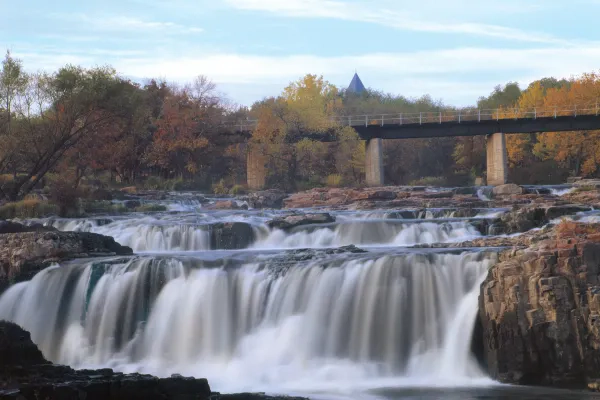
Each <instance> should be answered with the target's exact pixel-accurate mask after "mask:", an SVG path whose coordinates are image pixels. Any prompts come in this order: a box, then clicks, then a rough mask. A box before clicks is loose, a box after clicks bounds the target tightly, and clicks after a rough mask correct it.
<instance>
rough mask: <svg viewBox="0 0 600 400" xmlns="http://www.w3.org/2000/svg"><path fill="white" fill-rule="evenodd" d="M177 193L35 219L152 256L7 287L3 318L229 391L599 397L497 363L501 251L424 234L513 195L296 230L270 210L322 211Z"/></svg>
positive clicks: (140, 367)
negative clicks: (483, 329) (148, 203)
mask: <svg viewBox="0 0 600 400" xmlns="http://www.w3.org/2000/svg"><path fill="white" fill-rule="evenodd" d="M166 204H167V205H168V208H169V211H167V212H159V213H148V214H142V213H129V214H120V215H109V216H99V217H94V218H87V219H56V218H53V219H46V220H43V221H28V222H43V223H45V224H47V225H52V226H54V227H56V228H58V229H60V230H78V231H89V232H96V233H101V234H104V235H109V236H113V237H114V238H115V240H117V241H118V242H119V243H121V244H123V245H127V246H130V247H132V248H133V249H134V251H135V252H136V255H135V256H132V257H112V258H104V259H93V260H92V259H89V260H85V259H82V260H75V261H71V262H67V263H63V265H60V266H59V265H56V266H54V267H50V268H48V269H46V270H44V271H42V272H40V273H39V274H38V275H36V276H35V277H34V278H33V279H32V280H31V281H30V282H24V283H20V284H17V285H14V286H12V287H11V288H10V289H8V290H7V291H6V292H5V293H4V294H3V295H2V297H0V319H7V320H11V321H15V322H17V323H18V324H20V325H22V326H23V327H24V328H25V329H27V330H29V331H30V332H31V334H32V339H33V340H34V342H35V343H36V344H38V346H39V347H40V349H41V350H42V352H43V353H44V355H45V356H46V357H47V358H48V359H50V360H51V361H54V362H57V363H62V364H68V365H70V366H73V367H76V368H102V367H110V368H114V369H116V370H119V371H123V372H144V373H150V374H153V375H157V376H170V375H171V374H173V373H179V374H182V375H188V376H196V377H206V378H208V380H209V382H210V384H211V387H212V389H213V390H215V391H219V392H223V393H228V392H246V391H262V392H267V393H279V394H295V395H304V396H309V397H311V398H315V399H342V398H343V399H346V398H353V399H356V398H365V399H366V398H374V399H375V398H389V399H438V398H443V399H461V400H466V399H505V398H506V399H508V398H522V399H537V398H546V399H570V398H573V399H583V398H591V397H593V395H591V394H588V393H583V392H570V391H559V390H550V389H541V388H516V387H511V386H505V385H500V384H498V383H496V382H494V381H492V380H491V379H490V378H489V377H487V376H486V374H485V372H484V371H483V369H482V367H481V366H480V364H479V362H478V360H477V357H476V351H475V352H474V348H473V346H472V340H471V338H472V335H473V331H474V325H475V316H476V313H477V302H478V295H479V284H480V283H481V282H482V281H483V279H484V278H485V276H486V273H487V270H488V268H490V267H491V266H492V265H493V264H494V262H495V261H496V254H495V252H494V249H487V250H484V251H482V250H475V249H453V248H450V249H444V250H428V249H421V248H415V247H414V246H415V245H419V244H427V243H436V242H446V243H456V242H461V241H465V240H470V239H473V238H476V237H479V236H481V235H483V234H486V232H485V231H482V229H481V228H480V227H481V223H480V222H481V221H482V220H485V219H489V218H495V217H497V216H498V215H499V214H500V213H502V212H504V210H502V209H481V210H458V209H430V210H421V209H419V210H412V209H406V210H380V211H360V210H356V211H348V210H345V211H331V210H328V212H330V213H331V215H332V216H334V217H335V222H331V223H326V224H318V225H306V226H300V227H296V228H294V229H292V230H289V231H283V230H280V229H273V228H269V227H268V225H267V222H268V221H270V220H272V219H273V218H277V217H281V216H286V215H290V214H292V213H297V212H303V213H306V212H315V210H309V209H303V210H280V211H277V210H275V211H273V210H270V211H263V210H235V211H233V210H231V211H226V210H221V211H217V210H210V209H207V208H205V207H204V206H203V205H202V204H200V203H199V202H195V201H190V199H189V197H186V198H185V199H179V200H177V199H174V200H172V201H170V202H167V203H166ZM318 211H322V210H318ZM458 211H460V212H458ZM456 215H460V217H457V216H456ZM228 222H237V223H242V224H247V225H248V227H249V229H248V230H247V231H246V232H249V233H248V235H249V236H250V237H246V238H244V239H245V240H241V241H237V242H236V243H245V245H243V246H237V248H219V244H218V243H216V242H215V241H214V240H211V230H212V229H213V228H214V226H215V224H220V223H228ZM348 245H355V246H357V247H358V248H360V249H362V251H361V250H359V249H358V248H356V247H342V246H348ZM234 247H235V246H234ZM340 247H341V248H340Z"/></svg>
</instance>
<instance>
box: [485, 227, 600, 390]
mask: <svg viewBox="0 0 600 400" xmlns="http://www.w3.org/2000/svg"><path fill="white" fill-rule="evenodd" d="M599 274H600V226H598V225H581V224H575V223H562V224H561V225H559V226H558V228H556V229H555V231H554V232H553V233H552V234H551V235H549V237H548V235H547V238H546V239H544V240H541V241H540V242H538V243H535V244H533V245H532V246H531V247H529V248H528V249H525V250H511V251H507V252H504V253H503V254H501V255H500V262H499V263H498V264H497V265H496V266H495V267H493V268H492V269H491V270H490V273H489V275H488V277H487V279H486V280H485V281H484V282H483V284H482V286H481V293H480V296H479V303H480V307H479V312H480V318H481V323H482V326H483V347H484V348H483V351H484V356H485V358H486V361H487V365H488V371H489V374H490V375H491V377H492V378H494V379H497V380H499V381H501V382H504V383H514V384H529V385H552V386H565V387H569V386H574V387H584V386H585V385H586V384H587V385H588V386H589V387H594V386H595V385H596V383H595V382H596V381H597V380H598V381H600V278H599Z"/></svg>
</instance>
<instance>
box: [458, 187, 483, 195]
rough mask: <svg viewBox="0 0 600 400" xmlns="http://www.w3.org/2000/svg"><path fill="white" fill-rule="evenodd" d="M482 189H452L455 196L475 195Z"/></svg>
mask: <svg viewBox="0 0 600 400" xmlns="http://www.w3.org/2000/svg"><path fill="white" fill-rule="evenodd" d="M479 189H480V188H478V187H475V186H467V187H459V188H454V189H452V192H453V193H454V194H470V195H475V194H477V191H478V190H479Z"/></svg>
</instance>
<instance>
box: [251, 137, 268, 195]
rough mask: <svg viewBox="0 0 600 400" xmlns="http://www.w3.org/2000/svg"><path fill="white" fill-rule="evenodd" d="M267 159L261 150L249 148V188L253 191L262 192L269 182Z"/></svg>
mask: <svg viewBox="0 0 600 400" xmlns="http://www.w3.org/2000/svg"><path fill="white" fill-rule="evenodd" d="M265 164H266V157H265V156H264V155H263V154H262V153H261V151H260V149H258V148H255V147H252V146H248V158H247V166H246V175H247V177H246V178H247V180H248V188H249V189H251V190H260V189H263V188H264V187H265V183H266V180H267V168H266V166H265Z"/></svg>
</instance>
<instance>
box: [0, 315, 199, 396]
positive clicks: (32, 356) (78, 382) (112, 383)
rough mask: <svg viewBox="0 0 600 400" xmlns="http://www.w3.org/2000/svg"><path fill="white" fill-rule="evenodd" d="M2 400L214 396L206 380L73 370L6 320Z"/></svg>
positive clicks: (0, 350) (0, 344) (0, 332)
mask: <svg viewBox="0 0 600 400" xmlns="http://www.w3.org/2000/svg"><path fill="white" fill-rule="evenodd" d="M0 359H1V360H2V362H1V363H0V398H14V399H22V400H38V399H53V400H63V399H65V400H67V399H68V400H70V399H73V400H80V399H90V400H92V399H98V400H100V399H102V400H127V399H139V400H153V399H157V400H158V399H160V400H164V399H182V400H183V399H190V400H191V399H197V400H205V399H206V400H208V399H209V398H210V396H211V391H210V386H209V385H208V381H207V380H206V379H195V378H184V377H182V376H180V375H173V376H171V377H170V378H162V379H159V378H156V377H153V376H150V375H141V374H129V375H125V374H121V373H118V372H113V371H112V370H111V369H101V370H78V371H77V370H73V369H72V368H69V367H66V366H62V365H54V364H52V363H50V362H48V361H46V360H45V359H44V357H43V356H42V354H41V352H40V351H39V350H38V348H37V346H35V344H34V343H33V342H32V341H31V338H30V335H29V333H28V332H27V331H25V330H23V329H22V328H20V327H19V326H17V325H15V324H13V323H10V322H6V321H0Z"/></svg>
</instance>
